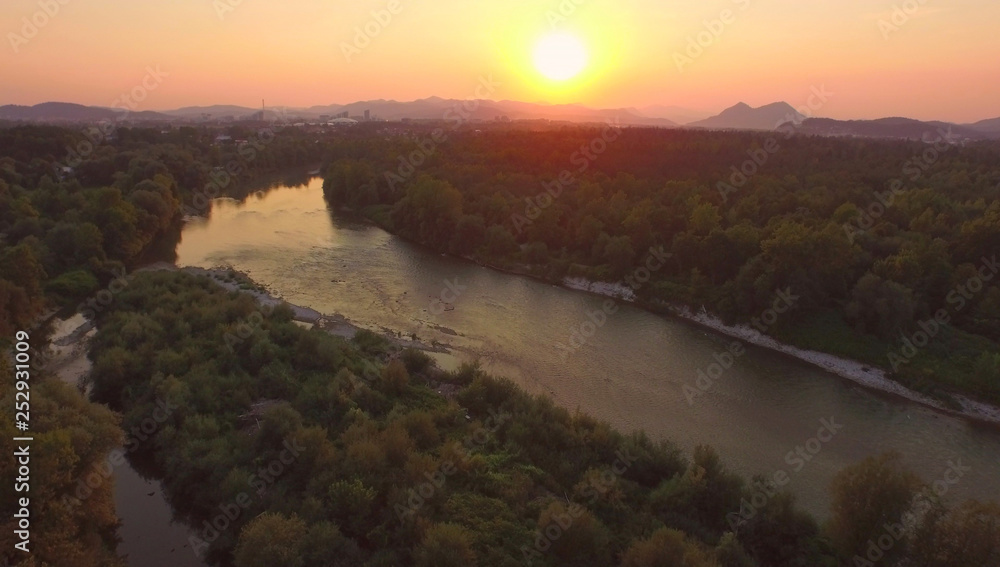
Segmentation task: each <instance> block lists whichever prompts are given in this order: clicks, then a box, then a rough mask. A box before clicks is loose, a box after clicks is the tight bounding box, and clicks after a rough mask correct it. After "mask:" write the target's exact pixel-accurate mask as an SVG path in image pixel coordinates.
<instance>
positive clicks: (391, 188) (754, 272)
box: [324, 126, 1000, 402]
mask: <svg viewBox="0 0 1000 567" xmlns="http://www.w3.org/2000/svg"><path fill="white" fill-rule="evenodd" d="M431 128H433V127H432V126H428V127H427V128H426V130H427V131H425V132H417V133H415V134H410V135H406V136H390V137H382V136H379V137H376V136H371V137H370V138H369V139H366V140H365V141H364V142H358V143H357V144H355V145H354V146H353V147H350V148H338V149H337V153H336V154H335V156H334V158H333V160H332V163H331V165H330V166H329V167H328V169H327V170H326V173H325V177H326V181H325V185H324V189H325V192H326V195H327V197H328V198H329V200H330V201H331V203H332V204H334V205H335V206H349V207H353V208H357V209H362V210H364V211H365V213H366V214H367V215H368V216H369V217H370V218H372V219H373V220H375V221H376V222H378V223H379V224H381V225H382V226H384V227H386V228H387V229H389V230H391V231H393V232H396V233H398V234H400V235H403V236H405V237H407V238H410V239H413V240H416V241H419V242H421V243H424V244H426V245H429V246H432V247H435V248H437V249H439V250H442V251H448V252H450V253H454V254H458V255H462V256H465V257H471V258H475V259H477V260H479V261H482V262H485V263H489V264H492V265H497V266H500V267H504V268H509V269H514V270H518V271H523V272H526V273H530V274H533V275H536V276H539V277H544V278H547V279H550V280H552V281H560V280H561V279H562V278H564V277H566V276H583V277H587V278H590V279H599V280H606V281H620V280H622V279H624V280H625V281H626V282H630V283H629V285H630V286H631V287H633V288H634V289H635V290H636V293H637V295H638V297H639V300H640V301H642V302H643V303H644V304H646V305H648V306H650V307H652V308H658V307H662V306H664V305H665V304H677V303H682V304H687V305H689V306H692V307H695V308H697V309H700V308H701V307H702V306H705V307H706V308H707V309H708V310H709V311H711V312H713V313H716V314H718V315H719V316H721V317H722V318H723V319H724V320H726V321H727V322H746V321H750V320H751V319H752V318H753V317H757V316H759V315H760V314H761V313H762V312H763V311H764V310H766V309H767V308H768V307H769V306H770V304H771V302H772V301H773V298H774V295H775V292H776V290H779V289H780V290H785V289H791V290H792V293H794V294H795V295H796V296H798V297H799V300H798V301H797V303H796V309H795V310H794V311H793V312H791V313H790V314H789V315H787V316H784V315H783V316H782V317H781V318H780V320H779V321H778V324H777V325H774V326H773V327H772V328H769V329H768V332H769V333H771V334H774V335H776V336H778V338H780V339H783V340H785V341H787V342H791V343H794V344H796V345H798V346H802V347H805V348H812V349H817V350H821V351H825V352H831V353H834V354H838V355H844V356H849V357H852V358H855V359H858V360H862V361H865V362H868V363H871V364H873V365H876V366H880V367H883V368H886V369H888V370H889V371H890V372H891V373H892V375H893V376H894V377H895V378H896V379H898V380H900V381H901V382H903V383H905V384H907V385H909V386H911V387H914V388H916V389H919V390H922V391H925V392H929V393H932V394H935V395H938V396H941V397H943V398H947V394H948V392H954V391H957V392H962V393H967V394H972V395H974V396H976V397H979V398H981V399H985V400H989V401H992V402H1000V348H998V344H997V343H998V341H1000V287H997V286H996V285H995V284H996V282H997V281H998V280H1000V275H998V274H997V273H996V271H997V269H998V265H997V262H996V256H997V251H998V250H1000V144H998V143H996V142H982V143H969V144H965V145H961V144H958V143H952V142H951V141H950V139H949V138H948V136H947V133H946V132H945V133H934V132H930V133H928V140H927V141H926V142H906V141H890V140H870V139H836V138H821V137H805V136H794V137H791V138H786V136H785V135H784V134H780V135H777V134H767V133H736V132H696V131H670V130H654V129H623V130H621V131H615V130H613V129H607V128H606V129H603V130H602V129H597V128H587V127H569V126H567V127H559V128H556V127H552V128H538V129H537V130H538V131H530V130H528V129H517V128H509V127H494V128H490V127H487V126H483V127H482V128H480V127H479V126H476V127H475V129H473V127H471V126H470V127H465V128H459V129H456V130H448V131H447V132H446V133H445V134H444V135H442V134H441V133H438V136H437V138H436V139H435V138H434V135H433V131H432V130H431ZM442 136H443V137H442ZM358 148H361V149H362V150H363V151H359V150H358ZM659 247H662V249H663V252H664V253H670V254H672V256H671V259H670V261H668V262H666V264H665V265H664V266H662V268H659V269H656V270H652V274H651V279H650V280H649V282H648V283H642V284H641V285H634V283H635V281H636V279H635V278H634V277H632V276H634V275H636V274H634V273H633V272H634V271H635V270H636V269H638V268H640V267H642V266H644V265H646V260H647V259H649V258H650V254H651V253H650V252H649V250H650V249H651V248H652V249H658V248H659ZM653 265H655V263H654V264H653ZM638 275H639V276H640V277H641V278H642V279H643V280H644V279H645V277H646V274H645V273H641V272H640V273H638ZM630 278H631V279H630ZM936 315H938V316H939V320H938V321H935V316H936ZM941 318H943V319H941ZM941 320H946V321H947V323H948V324H947V325H938V324H937V323H938V322H940V321H941ZM928 335H930V336H928ZM925 339H926V340H925Z"/></svg>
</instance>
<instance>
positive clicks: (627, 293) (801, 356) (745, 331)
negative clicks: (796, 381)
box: [562, 278, 1000, 425]
mask: <svg viewBox="0 0 1000 567" xmlns="http://www.w3.org/2000/svg"><path fill="white" fill-rule="evenodd" d="M562 286H563V287H565V288H567V289H573V290H577V291H585V292H588V293H593V294H595V295H601V296H605V297H611V298H614V299H617V300H621V301H625V302H628V303H632V304H635V305H637V306H638V307H642V308H644V309H649V308H650V306H647V305H643V304H642V303H641V302H637V301H636V297H635V293H634V292H633V290H632V289H631V288H629V287H628V286H625V285H623V284H615V283H609V282H594V281H589V280H587V279H584V278H565V279H564V280H563V282H562ZM657 307H660V308H662V309H664V310H666V311H667V312H668V313H669V314H671V315H673V316H675V317H678V318H681V319H684V320H686V321H690V322H692V323H695V324H697V325H699V326H701V327H704V328H706V329H709V330H712V331H714V332H716V333H719V334H723V335H726V336H728V337H732V338H735V339H738V340H740V341H742V342H745V343H748V344H752V345H754V346H758V347H761V348H766V349H769V350H773V351H777V352H780V353H782V354H785V355H787V356H790V357H792V358H795V359H797V360H801V361H803V362H807V363H809V364H812V365H814V366H818V367H819V368H822V369H824V370H826V371H828V372H831V373H833V374H836V375H837V376H840V377H841V378H845V379H847V380H850V381H852V382H855V383H857V384H859V385H861V386H864V387H866V388H870V389H872V390H878V391H880V392H884V393H887V394H891V395H894V396H898V397H901V398H904V399H907V400H910V401H912V402H916V403H918V404H921V405H924V406H927V407H931V408H934V409H935V410H938V411H941V412H944V413H948V414H952V415H959V416H962V417H965V418H968V419H971V420H975V421H979V422H984V423H990V424H995V425H1000V407H997V406H994V405H992V404H988V403H985V402H980V401H977V400H973V399H971V398H969V397H967V396H964V395H961V394H955V393H952V394H950V395H951V397H952V398H953V399H954V400H955V402H956V403H957V404H958V405H959V406H961V409H959V410H956V409H953V408H950V407H948V406H946V405H945V404H944V403H942V402H941V401H939V400H935V399H934V398H931V397H929V396H926V395H924V394H921V393H920V392H917V391H914V390H911V389H909V388H907V387H906V386H903V385H902V384H900V383H899V382H896V381H895V380H893V379H892V378H890V377H889V376H888V374H887V373H886V371H885V370H884V369H881V368H874V367H872V366H871V365H869V364H864V363H862V362H858V361H856V360H851V359H848V358H843V357H840V356H836V355H833V354H828V353H824V352H819V351H814V350H808V349H803V348H799V347H796V346H792V345H789V344H786V343H782V342H780V341H778V340H776V339H775V338H774V337H771V336H769V335H765V334H763V333H761V332H760V331H758V330H757V329H754V328H753V327H750V326H748V325H727V324H725V323H724V322H723V321H722V320H721V319H720V318H718V317H716V316H714V315H712V314H710V313H707V312H705V311H702V312H693V311H692V310H691V309H690V308H689V307H687V306H684V305H672V304H666V303H660V304H657Z"/></svg>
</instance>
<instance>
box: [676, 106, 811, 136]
mask: <svg viewBox="0 0 1000 567" xmlns="http://www.w3.org/2000/svg"><path fill="white" fill-rule="evenodd" d="M803 119H805V117H804V116H802V115H801V114H799V113H798V112H797V111H796V110H795V109H794V108H792V105H790V104H788V103H787V102H775V103H772V104H768V105H766V106H761V107H760V108H753V107H751V106H750V105H748V104H746V103H744V102H741V103H739V104H737V105H735V106H731V107H729V108H727V109H725V110H723V111H722V112H721V113H720V114H719V115H717V116H712V117H711V118H706V119H704V120H698V121H697V122H691V123H690V124H687V125H686V126H687V127H688V128H710V129H713V130H774V129H776V128H777V127H778V126H780V125H781V124H783V123H785V122H789V121H792V120H803Z"/></svg>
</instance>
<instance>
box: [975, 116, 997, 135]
mask: <svg viewBox="0 0 1000 567" xmlns="http://www.w3.org/2000/svg"><path fill="white" fill-rule="evenodd" d="M967 126H968V127H969V128H972V129H973V130H978V131H980V132H991V133H992V132H1000V118H991V119H989V120H980V121H979V122H976V123H975V124H968V125H967Z"/></svg>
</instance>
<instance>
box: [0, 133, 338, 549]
mask: <svg viewBox="0 0 1000 567" xmlns="http://www.w3.org/2000/svg"><path fill="white" fill-rule="evenodd" d="M230 133H231V134H233V137H234V138H249V140H248V145H247V146H244V147H238V146H236V145H228V146H227V145H222V146H219V145H216V144H214V139H215V138H214V136H215V133H214V132H211V131H207V130H196V129H193V128H180V129H173V130H167V131H163V132H161V131H160V130H159V129H156V130H151V129H130V128H116V129H113V130H111V129H106V128H105V129H101V128H97V129H94V128H92V129H88V130H86V131H80V130H70V129H66V128H58V127H49V126H19V127H13V128H0V349H2V350H3V354H2V355H0V388H2V389H0V398H2V402H3V406H4V407H5V408H14V401H15V400H14V396H15V391H14V369H13V368H11V366H10V365H9V364H8V362H9V360H8V352H9V350H10V347H11V345H12V342H13V338H14V336H15V333H16V332H18V331H26V332H30V338H31V341H30V343H31V345H32V346H33V347H35V348H36V349H37V352H33V353H32V355H33V356H32V360H33V362H38V363H39V364H33V365H32V366H33V368H32V370H31V379H30V383H31V390H30V392H29V393H30V402H31V410H32V411H31V416H32V420H31V422H30V425H31V430H30V433H31V435H33V436H34V438H35V441H34V442H33V444H32V450H33V451H35V452H37V453H38V454H37V455H36V456H34V457H33V459H32V462H31V464H32V468H31V484H30V487H31V494H30V495H29V496H30V501H31V512H32V514H33V519H32V524H31V528H32V531H31V534H32V541H31V545H30V546H29V548H30V549H31V551H32V553H31V555H25V554H23V553H22V552H20V551H16V550H15V549H14V547H13V546H14V543H15V541H17V540H15V536H14V531H13V530H14V527H13V526H14V522H15V520H14V519H13V514H14V513H15V512H16V511H17V510H15V509H14V504H15V503H16V502H17V499H16V498H15V496H17V497H20V496H24V494H20V493H19V494H15V493H14V491H13V483H5V484H4V487H3V490H2V492H3V500H2V507H0V512H2V515H3V534H4V535H3V537H2V538H0V539H2V541H3V552H2V555H0V558H2V559H4V560H9V561H12V562H13V561H21V562H20V563H15V564H21V565H27V566H29V567H30V566H35V565H38V566H42V565H73V566H74V567H76V566H78V567H87V566H94V567H103V566H113V565H118V564H119V563H118V562H119V559H118V557H117V554H116V552H115V546H116V543H117V535H116V533H117V527H118V519H117V517H116V516H115V510H114V500H113V498H112V487H113V482H112V481H111V479H110V471H109V470H108V467H109V466H110V465H109V464H108V463H109V460H108V459H109V451H111V450H112V449H116V448H117V447H119V446H120V445H121V443H122V437H123V436H122V432H121V429H120V427H119V424H118V420H117V418H116V417H115V416H114V415H113V414H112V413H111V412H109V411H108V410H107V408H104V407H102V406H99V405H95V404H91V403H89V402H87V401H86V400H85V399H84V398H83V397H81V396H80V394H79V393H78V392H76V391H75V390H74V389H73V388H72V387H70V386H68V385H65V384H62V383H61V382H59V380H58V379H57V378H53V377H51V376H50V375H49V374H50V372H48V371H47V370H46V369H45V368H44V365H43V364H41V363H40V361H42V360H43V358H44V351H45V346H46V344H47V342H48V341H47V332H46V330H45V329H44V325H42V326H41V327H40V328H39V323H40V322H41V319H42V318H43V317H40V316H41V315H42V314H43V312H48V311H49V310H55V309H59V308H61V307H65V306H73V305H77V303H78V302H79V301H81V300H83V299H84V298H85V297H87V296H90V299H89V300H88V301H86V302H84V303H80V304H79V306H78V307H77V309H78V310H79V311H82V312H83V313H84V314H85V315H87V316H88V317H93V316H94V315H95V314H96V313H97V312H98V311H100V310H101V309H103V307H104V305H106V304H107V303H108V302H109V301H110V299H109V298H110V297H111V294H112V293H113V292H117V291H120V289H122V288H123V287H124V286H125V285H127V276H126V273H125V270H126V267H128V266H130V265H132V264H134V263H135V262H137V261H138V260H139V258H140V257H141V256H142V255H143V254H144V253H146V252H147V251H148V250H150V249H151V248H154V247H155V246H156V245H157V241H158V240H169V239H165V238H163V237H164V235H167V234H169V233H170V232H171V230H172V228H175V226H176V223H177V221H178V220H179V219H180V215H181V213H182V212H185V211H186V210H187V209H189V208H196V207H195V205H197V200H196V198H195V197H196V195H198V194H199V191H202V192H204V190H205V186H206V184H207V183H210V182H211V180H212V175H213V174H216V175H217V174H218V170H217V168H218V167H220V166H228V165H229V164H231V163H238V164H240V165H241V167H243V170H242V171H241V172H240V174H239V175H234V176H232V177H231V179H230V180H229V182H228V183H226V184H225V186H224V187H221V186H217V187H216V188H215V192H216V193H217V194H223V193H233V192H238V191H239V190H240V189H241V184H240V182H239V181H240V180H241V179H242V180H247V179H250V178H253V177H255V176H258V175H261V174H263V173H266V172H269V171H275V170H277V169H278V168H280V167H288V166H289V165H296V164H300V165H301V164H304V163H307V162H313V161H315V160H317V156H318V155H320V153H321V149H320V148H319V147H318V146H317V144H316V143H315V140H313V139H312V138H311V137H307V136H306V135H304V134H303V133H300V132H296V131H294V130H289V131H287V132H277V133H273V134H274V135H273V136H272V137H267V138H266V140H267V143H266V144H263V142H262V141H261V139H260V138H259V136H260V134H259V133H258V134H254V132H253V131H251V130H248V129H246V128H242V127H234V128H233V129H232V130H231V132H230ZM255 135H256V136H258V138H257V139H256V142H257V144H258V146H263V147H260V148H259V149H255V148H254V146H253V142H254V141H255V139H254V136H255ZM249 149H254V153H252V154H251V153H249V152H248V150H249ZM195 212H207V210H204V211H195ZM98 289H101V292H98V293H97V294H96V295H95V294H94V293H93V292H95V291H96V290H98ZM21 401H22V402H23V398H22V399H21ZM10 418H11V419H4V420H3V421H2V424H0V429H2V433H3V438H4V441H3V442H2V444H0V446H2V449H3V452H4V454H6V455H12V454H13V451H14V450H15V448H14V447H13V446H12V442H11V441H10V440H11V438H12V437H13V436H15V433H14V430H13V427H14V426H13V415H11V416H10ZM112 454H114V453H112ZM117 458H118V459H120V458H122V457H121V455H120V454H119V455H117ZM113 464H114V463H113ZM0 472H2V473H3V476H4V478H7V479H13V478H15V477H16V476H17V475H16V474H15V472H16V461H15V460H14V459H13V458H6V459H4V460H3V462H2V465H0ZM84 482H91V483H92V484H94V483H96V484H95V487H88V486H85V485H84V484H83V483H84ZM5 564H6V563H5Z"/></svg>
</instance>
